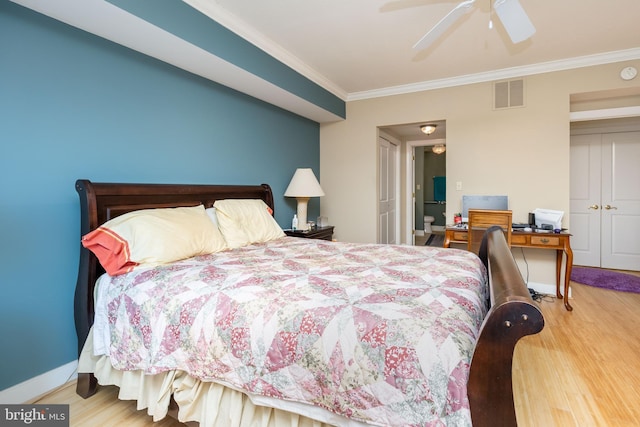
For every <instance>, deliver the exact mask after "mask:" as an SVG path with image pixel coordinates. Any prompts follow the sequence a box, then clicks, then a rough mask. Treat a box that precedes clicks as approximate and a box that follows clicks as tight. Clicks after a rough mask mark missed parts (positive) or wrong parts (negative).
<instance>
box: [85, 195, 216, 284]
mask: <svg viewBox="0 0 640 427" xmlns="http://www.w3.org/2000/svg"><path fill="white" fill-rule="evenodd" d="M82 245H83V246H84V247H85V248H87V249H89V250H90V251H92V252H93V253H94V254H95V255H96V257H97V258H98V260H99V261H100V264H102V266H103V267H104V269H105V271H106V272H107V273H108V274H109V275H111V276H116V275H118V274H123V273H127V272H129V271H131V270H133V269H134V268H135V267H137V266H139V265H157V264H164V263H167V262H172V261H177V260H180V259H184V258H189V257H192V256H195V255H201V254H208V253H213V252H218V251H221V250H224V249H226V248H227V246H226V242H225V240H224V237H223V236H222V234H221V233H220V230H218V227H216V226H215V225H214V224H213V222H212V221H211V219H210V218H209V216H208V215H207V213H206V212H205V209H204V206H202V205H200V206H194V207H180V208H162V209H144V210H139V211H134V212H129V213H126V214H124V215H121V216H118V217H116V218H114V219H112V220H110V221H107V222H105V223H104V224H103V225H102V226H100V227H98V228H97V229H95V230H93V231H92V232H90V233H88V234H86V235H85V236H83V238H82Z"/></svg>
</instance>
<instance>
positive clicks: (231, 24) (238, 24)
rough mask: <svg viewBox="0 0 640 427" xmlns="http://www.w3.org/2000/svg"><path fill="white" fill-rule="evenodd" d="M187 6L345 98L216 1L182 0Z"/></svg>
mask: <svg viewBox="0 0 640 427" xmlns="http://www.w3.org/2000/svg"><path fill="white" fill-rule="evenodd" d="M183 1H184V2H185V3H187V4H188V5H189V6H191V7H193V8H194V9H196V10H198V11H199V12H200V13H202V14H204V15H206V16H208V17H209V18H211V19H213V20H214V21H216V22H217V23H218V24H220V25H222V26H223V27H225V28H226V29H228V30H229V31H232V32H233V33H235V34H236V35H237V36H239V37H242V38H243V39H245V40H246V41H248V42H249V43H251V44H253V45H254V46H256V47H257V48H259V49H261V50H263V51H264V52H266V53H267V54H268V55H270V56H272V57H273V58H275V59H277V60H278V61H280V62H282V63H283V64H285V65H287V66H288V67H290V68H292V69H293V70H295V71H296V72H298V73H299V74H301V75H303V76H304V77H306V78H308V79H309V80H311V81H312V82H314V83H315V84H317V85H319V86H321V87H322V88H324V89H325V90H327V91H329V92H331V93H332V94H333V95H335V96H337V97H338V98H340V99H342V100H343V101H344V100H346V99H347V96H348V94H347V92H346V91H344V90H343V89H342V88H340V87H339V86H338V85H336V84H335V83H333V82H332V81H331V80H329V79H328V78H326V77H325V76H323V75H322V74H320V73H319V72H317V71H316V70H315V69H313V68H311V67H310V66H309V65H308V64H306V63H305V62H303V61H302V60H300V58H298V57H297V56H295V55H294V54H292V53H291V52H289V51H288V50H286V49H284V48H283V47H282V46H280V45H279V44H277V43H276V42H274V41H273V40H271V39H269V38H268V37H266V36H265V35H264V34H262V33H261V32H259V31H257V30H256V29H255V28H253V27H252V26H250V25H249V24H247V23H246V22H244V21H243V20H241V19H240V18H238V17H237V16H236V15H234V14H232V13H230V12H229V11H228V10H226V9H224V8H222V7H220V6H218V4H217V3H216V2H212V1H203V0H183Z"/></svg>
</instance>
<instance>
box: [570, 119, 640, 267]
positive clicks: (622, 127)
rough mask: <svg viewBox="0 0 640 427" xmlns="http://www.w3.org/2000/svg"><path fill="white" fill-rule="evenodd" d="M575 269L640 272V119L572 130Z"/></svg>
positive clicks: (572, 219) (604, 122) (603, 122)
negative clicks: (589, 268)
mask: <svg viewBox="0 0 640 427" xmlns="http://www.w3.org/2000/svg"><path fill="white" fill-rule="evenodd" d="M571 129H572V134H571V146H570V150H571V154H570V159H571V165H570V170H571V178H570V194H571V196H570V198H571V201H570V203H571V205H570V221H571V233H572V234H573V238H572V247H573V252H574V263H575V264H576V265H584V266H590V267H602V268H611V269H621V270H640V240H639V239H638V238H637V236H640V187H639V186H638V182H640V169H639V168H638V164H640V118H631V119H611V120H600V121H594V122H590V123H579V124H575V123H574V124H572V128H571Z"/></svg>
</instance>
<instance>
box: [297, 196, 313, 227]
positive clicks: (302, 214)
mask: <svg viewBox="0 0 640 427" xmlns="http://www.w3.org/2000/svg"><path fill="white" fill-rule="evenodd" d="M309 199H310V197H296V200H298V211H297V215H298V230H302V231H306V230H307V229H308V228H309V225H308V224H307V204H308V203H309Z"/></svg>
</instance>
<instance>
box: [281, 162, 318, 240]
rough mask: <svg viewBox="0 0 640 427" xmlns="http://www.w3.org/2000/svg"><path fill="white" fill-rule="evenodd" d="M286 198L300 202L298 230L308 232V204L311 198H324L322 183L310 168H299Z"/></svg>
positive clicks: (285, 193)
mask: <svg viewBox="0 0 640 427" xmlns="http://www.w3.org/2000/svg"><path fill="white" fill-rule="evenodd" d="M284 195H285V197H295V198H296V200H298V211H297V215H298V224H299V225H298V228H299V229H300V230H306V229H307V227H308V225H307V204H308V203H309V199H310V198H311V197H320V196H324V191H322V188H321V187H320V183H319V182H318V180H317V179H316V176H315V175H314V174H313V171H312V170H311V169H310V168H298V169H296V173H294V174H293V178H291V182H290V183H289V186H288V187H287V191H285V192H284Z"/></svg>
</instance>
